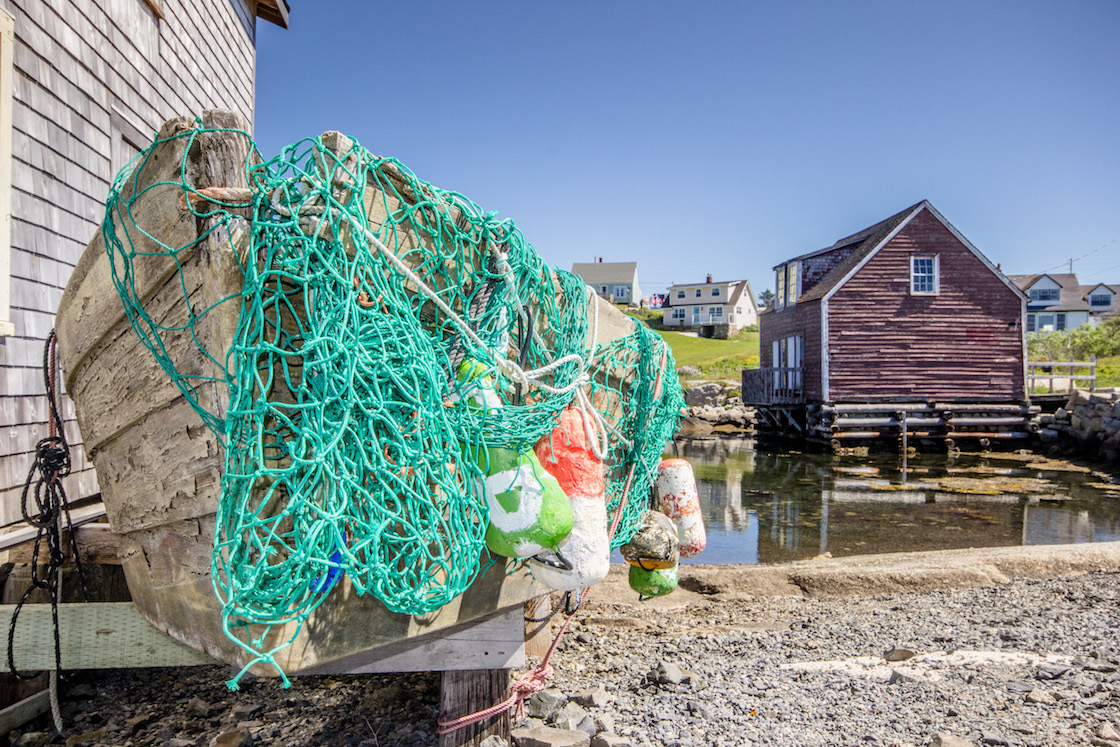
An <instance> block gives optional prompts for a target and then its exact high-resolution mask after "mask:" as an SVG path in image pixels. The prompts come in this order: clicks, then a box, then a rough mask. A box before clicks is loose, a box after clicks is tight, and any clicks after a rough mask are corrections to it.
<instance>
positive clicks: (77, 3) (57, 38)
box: [0, 0, 256, 524]
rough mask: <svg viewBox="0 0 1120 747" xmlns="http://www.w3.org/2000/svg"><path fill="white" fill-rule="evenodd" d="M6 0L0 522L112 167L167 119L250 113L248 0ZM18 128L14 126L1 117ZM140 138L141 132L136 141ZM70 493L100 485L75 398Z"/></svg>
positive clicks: (26, 456) (39, 426) (12, 515)
mask: <svg viewBox="0 0 1120 747" xmlns="http://www.w3.org/2000/svg"><path fill="white" fill-rule="evenodd" d="M159 6H160V8H161V9H162V11H163V16H164V17H163V18H162V19H158V18H157V17H156V16H155V15H154V14H153V13H152V11H151V10H150V9H149V6H148V4H147V3H146V2H144V0H0V8H3V9H4V10H5V11H7V12H8V14H9V15H11V16H13V17H14V19H15V38H16V44H15V50H14V60H13V63H14V75H13V101H12V121H11V123H10V126H11V127H12V194H11V197H12V221H11V247H12V248H11V285H10V298H11V321H12V323H13V324H14V326H15V333H14V334H13V335H12V336H10V337H6V338H0V433H3V437H2V438H0V524H7V523H10V522H12V521H15V520H17V519H19V518H20V509H19V499H20V493H21V490H22V486H23V481H24V480H25V479H26V476H27V471H28V469H29V468H30V464H31V456H32V452H33V451H34V448H35V443H36V442H37V441H38V440H39V439H40V438H42V437H43V436H46V435H47V425H46V420H47V405H46V401H45V399H44V396H43V394H44V387H43V382H42V373H41V361H42V350H43V341H44V340H45V339H46V337H47V334H48V333H49V332H50V330H51V327H52V326H53V324H54V312H55V309H56V308H57V306H58V300H59V297H60V296H61V295H62V289H63V288H64V287H65V286H66V281H67V280H68V279H69V277H70V272H71V270H72V269H73V267H74V265H75V263H76V262H77V261H78V257H79V256H80V255H81V253H82V251H83V249H84V248H85V245H86V243H87V242H88V241H89V240H90V238H91V237H92V236H93V233H94V231H95V230H96V229H97V226H98V224H99V222H100V219H101V214H102V210H103V206H104V200H105V196H106V194H107V193H108V189H109V182H110V180H111V178H112V176H113V175H114V173H115V171H116V170H117V169H118V168H120V166H122V165H123V164H124V162H126V161H127V159H128V158H130V157H131V155H132V154H133V153H135V151H136V149H137V148H139V147H142V146H144V145H145V144H146V143H147V141H148V140H149V139H150V138H151V135H152V133H153V132H154V131H155V130H156V129H157V128H158V127H159V125H160V124H162V123H163V122H164V121H165V120H167V119H169V118H171V117H173V116H176V115H180V114H197V113H199V112H201V111H202V110H203V109H210V108H224V109H232V110H234V111H238V112H240V113H242V114H243V115H245V116H246V117H247V118H248V119H249V121H252V119H253V81H254V75H255V65H256V51H255V46H254V36H255V31H256V26H255V23H256V21H255V15H254V12H253V9H252V7H251V6H250V3H249V1H248V0H160V2H159ZM0 126H5V127H6V126H9V123H7V122H4V123H0ZM137 141H140V142H137ZM64 409H65V413H66V418H67V420H68V423H67V435H68V437H69V439H70V441H71V443H72V444H74V445H75V446H76V448H74V449H73V458H74V470H75V474H74V476H73V477H72V478H71V481H70V483H69V484H68V485H67V490H68V492H69V494H70V495H71V497H77V496H84V495H89V494H91V493H94V492H96V491H97V481H96V477H95V475H94V473H93V470H92V468H91V467H90V465H89V463H88V462H87V461H86V458H85V454H84V452H83V450H82V448H81V436H80V434H79V433H78V432H77V429H76V426H75V423H74V420H73V405H72V404H71V403H70V402H69V401H67V402H66V403H65V406H64Z"/></svg>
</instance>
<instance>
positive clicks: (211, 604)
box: [57, 111, 634, 675]
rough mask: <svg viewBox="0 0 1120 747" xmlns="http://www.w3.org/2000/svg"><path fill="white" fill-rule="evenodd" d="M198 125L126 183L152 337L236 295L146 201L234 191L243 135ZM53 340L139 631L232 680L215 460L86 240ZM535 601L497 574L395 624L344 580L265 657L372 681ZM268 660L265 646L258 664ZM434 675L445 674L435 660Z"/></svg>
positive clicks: (223, 344)
mask: <svg viewBox="0 0 1120 747" xmlns="http://www.w3.org/2000/svg"><path fill="white" fill-rule="evenodd" d="M202 120H203V121H202V124H203V127H204V128H225V129H226V130H228V131H222V132H210V133H207V134H203V135H201V136H199V138H198V141H197V145H196V147H195V148H192V149H191V152H190V153H184V143H185V142H187V141H186V140H185V139H182V138H179V139H176V138H174V137H173V136H174V135H175V134H177V133H181V132H184V131H187V130H189V129H191V128H193V127H196V126H197V125H196V123H195V121H194V120H193V119H188V118H178V119H174V120H171V121H169V122H167V123H166V124H165V125H164V126H163V128H161V130H160V133H159V135H158V136H157V141H166V142H162V143H160V144H159V145H157V146H156V147H155V148H154V149H153V151H152V152H151V154H150V156H149V157H148V158H147V160H146V161H145V162H144V164H143V166H142V167H141V168H142V169H143V171H141V172H139V173H138V176H137V178H136V180H135V182H136V185H138V186H136V187H135V189H136V199H135V201H133V202H132V215H131V218H132V219H133V220H134V222H135V225H136V226H140V227H143V228H144V229H145V230H146V234H145V233H141V232H139V231H133V232H131V233H130V235H129V236H128V238H129V239H130V240H132V241H134V242H136V244H137V246H138V247H139V250H140V251H141V253H143V251H144V249H145V247H146V246H147V248H149V249H152V250H153V252H152V256H150V257H145V259H144V261H142V262H141V261H138V262H137V263H136V267H135V275H134V277H133V284H134V286H135V288H136V292H137V296H138V297H139V298H140V300H141V301H142V302H143V304H144V308H145V311H146V312H147V313H148V314H150V315H151V316H152V317H153V318H156V319H158V320H160V321H161V323H162V324H163V326H165V327H173V326H175V325H176V323H177V322H178V323H183V322H185V320H186V319H187V318H188V309H187V302H186V301H185V300H184V292H185V295H186V298H189V301H190V304H191V306H192V307H195V308H210V307H211V306H214V305H215V304H217V303H218V302H219V301H220V300H221V299H224V298H227V297H230V296H234V297H236V296H237V295H238V294H240V292H241V287H242V275H241V270H240V267H239V264H238V262H237V261H236V258H235V257H234V256H232V254H231V252H230V241H229V237H228V235H227V234H226V233H225V232H224V229H223V228H222V227H220V226H217V225H216V224H215V223H211V222H210V220H209V219H207V218H205V217H202V218H200V217H197V216H196V215H195V214H193V213H191V212H189V211H184V210H182V209H181V208H180V207H179V204H178V202H179V197H180V195H181V194H182V190H181V188H176V187H175V186H172V185H169V186H149V185H158V183H159V182H160V180H166V179H167V178H168V177H167V174H168V173H169V172H170V171H171V170H173V169H175V168H179V167H180V166H182V167H183V168H184V169H185V170H186V173H185V176H186V177H187V179H188V180H189V181H190V183H191V184H192V185H194V186H196V187H206V186H223V187H234V188H236V187H245V186H247V185H246V181H245V179H246V163H247V161H249V159H251V158H252V157H253V151H252V148H251V141H250V140H249V139H248V137H247V136H245V135H244V134H242V133H238V132H236V131H237V130H242V131H244V130H247V123H246V122H244V120H242V119H241V118H240V117H239V116H238V115H235V114H232V113H228V112H220V111H211V112H206V113H204V115H203V117H202ZM326 139H327V136H324V141H326ZM196 151H197V152H196ZM145 190H146V191H145ZM132 196H133V195H132V187H131V186H126V188H125V192H122V197H123V198H124V199H126V200H127V199H129V198H131V197H132ZM375 203H376V201H374V200H370V204H371V205H373V204H375ZM153 237H154V238H158V239H159V240H160V241H162V243H163V244H165V245H167V246H173V247H177V246H188V245H193V249H192V250H191V251H190V252H189V254H188V255H184V256H180V257H179V264H181V265H182V271H181V273H180V270H179V266H178V265H177V264H176V263H175V262H174V261H168V260H167V258H166V257H162V256H160V255H159V253H158V252H157V251H155V249H156V248H157V245H156V243H155V242H154V238H153ZM416 240H417V241H419V240H420V239H416ZM586 302H587V303H590V304H594V305H595V306H597V307H598V308H597V309H593V313H595V314H596V315H597V319H598V322H597V326H596V328H595V329H596V332H597V334H596V339H597V340H598V341H599V343H600V344H606V343H608V342H610V341H611V340H613V339H616V338H618V337H619V336H621V335H625V334H628V333H630V332H632V331H633V329H634V322H633V321H632V320H630V319H629V318H627V317H626V316H625V315H623V314H621V313H620V312H619V311H618V310H616V309H615V308H614V307H613V306H611V305H610V304H607V303H606V302H604V301H602V300H601V299H599V298H598V297H597V296H595V295H594V294H588V300H587V301H586ZM238 313H239V305H238V304H236V303H226V304H224V305H218V306H215V307H214V310H213V311H211V312H210V313H208V314H206V315H205V316H204V317H203V318H201V319H200V320H199V322H198V323H197V324H196V325H195V326H194V333H195V335H196V336H197V337H198V340H199V342H200V343H201V344H202V345H204V346H205V347H207V348H208V349H211V350H226V349H228V347H229V344H230V342H231V341H232V339H233V336H234V333H235V330H236V328H237V322H238ZM57 331H58V338H59V358H60V360H61V362H62V365H63V369H64V373H65V376H66V386H67V391H68V393H69V395H70V396H71V398H72V399H73V400H74V402H75V405H76V410H77V417H78V424H79V427H80V429H81V432H82V434H83V438H84V442H85V446H86V449H87V452H88V454H89V456H90V458H91V460H92V462H93V464H94V466H95V468H96V470H97V474H98V480H99V484H100V487H101V491H102V498H103V500H104V503H105V506H106V510H107V514H108V518H109V522H110V525H111V527H112V529H113V531H114V532H116V533H118V534H120V535H121V547H122V564H123V567H124V571H125V574H126V577H127V580H128V584H129V589H130V592H131V594H132V597H133V600H134V602H135V604H136V606H137V607H138V609H139V610H140V611H141V613H142V614H143V615H144V616H145V618H146V619H148V620H149V621H150V622H151V623H152V624H154V625H156V626H157V627H158V628H160V629H161V630H164V631H165V632H167V633H168V634H170V635H171V636H173V637H174V638H176V639H178V640H180V641H182V642H183V643H186V644H188V645H190V646H192V647H194V648H196V649H198V650H200V651H203V652H205V653H207V654H209V655H211V656H213V657H215V658H218V659H221V660H223V661H226V662H229V663H230V664H233V665H235V666H239V667H240V666H243V665H245V664H246V663H247V662H249V661H251V660H252V659H253V657H252V656H251V655H250V654H249V653H248V652H246V651H245V650H243V649H242V648H241V647H239V646H238V645H236V644H235V643H234V642H233V641H231V640H230V639H229V638H228V637H227V636H226V634H225V632H224V631H223V626H222V615H221V605H220V603H219V601H218V599H217V597H216V595H215V591H214V587H213V583H212V579H211V553H212V549H213V543H214V536H215V513H216V511H217V508H218V499H219V494H220V486H221V475H222V465H223V454H222V447H221V444H220V442H219V439H218V438H217V437H216V436H215V435H214V433H213V432H212V431H211V430H210V429H209V428H207V427H206V426H205V425H204V423H203V421H202V420H201V418H200V416H199V415H198V414H197V412H196V410H195V409H194V407H192V405H191V403H190V402H189V401H188V399H187V397H186V396H184V393H183V392H182V391H180V389H179V388H177V387H176V386H175V385H174V383H173V382H172V381H171V379H170V378H169V377H168V376H167V375H166V373H165V372H164V371H163V370H162V369H161V368H160V366H159V365H158V364H157V362H156V360H155V359H154V357H153V356H152V354H151V353H150V352H149V351H148V350H147V349H146V348H145V347H144V345H143V344H142V342H141V340H140V339H139V338H138V337H137V334H136V333H135V332H134V331H133V329H132V325H131V324H130V322H129V319H128V318H127V316H126V314H125V313H124V310H123V308H122V304H121V301H120V298H119V297H118V294H117V291H116V288H115V287H114V282H113V268H112V266H111V262H110V258H109V255H108V254H107V252H106V238H105V236H103V235H102V231H101V230H99V231H98V232H97V234H96V235H95V236H94V238H93V240H92V241H91V242H90V244H89V246H88V247H87V249H86V251H85V253H84V255H83V256H82V258H81V260H80V261H79V263H78V266H77V267H76V268H75V271H74V273H73V275H72V277H71V279H70V282H69V284H68V285H67V288H66V291H65V293H64V295H63V297H62V301H61V303H60V307H59V311H58V318H57ZM193 344H194V343H193V341H192V340H191V339H190V335H189V334H182V335H179V336H175V337H171V338H169V340H168V341H167V346H168V354H169V356H171V357H172V358H173V359H174V360H175V361H176V368H177V370H178V371H179V372H180V373H185V374H187V375H192V376H198V377H203V379H204V377H218V376H219V373H220V372H219V370H218V369H217V367H216V366H215V365H214V364H213V362H212V361H208V360H207V359H206V358H205V356H203V355H201V354H200V353H199V352H198V350H197V349H195V348H194V347H193ZM203 379H200V381H202V380H203ZM218 381H220V378H219V379H218ZM191 394H192V396H193V397H195V399H196V400H197V403H198V405H199V406H200V407H201V408H203V409H204V410H206V411H209V412H211V413H218V414H220V413H223V412H224V411H225V410H226V407H227V404H228V402H227V398H228V393H227V391H226V388H225V387H224V386H223V385H221V384H219V383H217V381H204V383H201V384H199V385H198V386H196V387H195V388H194V389H193V390H192V392H191ZM546 591H547V589H544V588H542V587H541V586H540V585H539V584H534V583H533V582H532V579H531V577H530V576H529V575H528V573H527V572H525V571H524V570H523V569H521V570H517V571H515V572H513V573H509V574H507V572H506V569H505V567H504V564H502V563H498V564H495V565H494V566H492V567H491V568H490V569H489V570H488V571H487V572H486V573H484V574H482V575H481V576H480V577H479V578H478V579H477V580H476V581H475V582H474V583H473V585H472V586H471V587H470V588H469V589H467V591H466V592H465V593H463V594H461V595H460V596H458V597H457V598H455V599H454V600H453V601H452V602H451V603H449V604H446V605H444V606H443V607H441V608H439V609H437V610H435V611H434V612H432V613H430V614H427V615H423V616H411V615H405V614H399V613H394V612H391V611H389V610H388V609H386V608H385V607H384V606H383V605H382V604H381V603H380V602H378V601H377V600H376V599H375V598H374V597H373V596H372V595H365V596H361V595H358V594H357V593H356V592H355V590H354V588H353V587H352V586H351V585H350V584H349V582H348V581H347V580H346V579H345V578H344V579H343V581H342V582H341V583H340V585H339V586H338V587H337V588H335V589H334V591H332V592H331V594H330V595H329V596H328V598H327V599H326V600H325V601H324V602H323V604H322V605H321V606H319V607H318V608H317V609H316V610H315V611H314V612H313V613H312V614H311V616H310V618H309V619H308V620H307V622H306V623H305V624H304V625H303V627H302V629H301V630H300V631H299V633H298V635H297V637H296V638H295V640H294V642H293V643H292V645H289V646H287V647H285V648H281V649H280V650H279V651H277V652H276V654H275V658H276V662H277V664H278V665H279V666H280V667H281V668H282V669H283V670H284V671H285V672H288V673H298V672H301V671H314V672H327V671H330V672H346V671H357V670H362V671H372V670H370V669H369V667H370V666H371V664H370V662H371V661H372V660H375V659H376V658H377V651H378V650H380V649H384V650H386V651H388V650H390V649H392V648H393V646H394V644H399V643H400V642H402V641H407V640H409V639H412V638H416V637H418V636H423V635H428V634H438V633H439V632H440V631H446V630H452V629H455V628H456V626H462V625H464V624H465V623H469V622H472V621H479V620H486V619H490V618H494V617H495V616H500V615H502V614H503V613H507V612H508V611H509V610H511V609H514V608H516V609H518V610H519V609H520V608H521V605H522V604H523V603H524V602H525V601H526V600H528V599H531V598H533V597H536V596H539V595H541V594H542V593H545V592H546ZM519 619H520V618H519V617H518V620H519ZM295 630H296V628H295V627H294V624H289V625H287V626H280V627H277V628H275V629H274V630H273V631H272V635H271V638H272V639H274V640H273V641H272V643H273V644H274V645H276V646H279V645H280V643H282V642H283V641H286V640H287V639H288V638H290V637H291V636H292V635H293V634H294V631H295ZM268 648H269V646H268V641H266V642H265V646H264V649H268ZM363 667H364V669H362V668H363ZM436 668H439V669H455V668H457V667H456V665H455V662H454V661H448V660H446V658H444V659H441V660H440V662H439V666H438V667H436ZM253 671H255V672H257V673H259V674H264V675H269V674H275V670H274V669H273V668H272V667H267V666H263V665H259V664H258V665H257V666H256V667H255V669H254V670H253Z"/></svg>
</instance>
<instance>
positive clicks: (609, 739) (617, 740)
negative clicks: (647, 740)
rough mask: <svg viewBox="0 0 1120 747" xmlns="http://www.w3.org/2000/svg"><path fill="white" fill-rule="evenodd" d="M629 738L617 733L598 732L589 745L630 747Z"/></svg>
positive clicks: (596, 746)
mask: <svg viewBox="0 0 1120 747" xmlns="http://www.w3.org/2000/svg"><path fill="white" fill-rule="evenodd" d="M630 744H631V743H630V738H629V737H622V736H619V735H618V734H599V735H597V736H595V737H594V738H593V739H592V740H591V747H630Z"/></svg>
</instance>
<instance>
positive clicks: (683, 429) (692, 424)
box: [677, 415, 712, 437]
mask: <svg viewBox="0 0 1120 747" xmlns="http://www.w3.org/2000/svg"><path fill="white" fill-rule="evenodd" d="M711 432H712V424H711V423H709V422H708V421H706V420H701V419H700V418H697V417H693V416H692V415H689V416H688V417H685V418H681V422H680V425H679V426H677V435H678V436H690V437H695V436H707V435H709V434H710V433H711Z"/></svg>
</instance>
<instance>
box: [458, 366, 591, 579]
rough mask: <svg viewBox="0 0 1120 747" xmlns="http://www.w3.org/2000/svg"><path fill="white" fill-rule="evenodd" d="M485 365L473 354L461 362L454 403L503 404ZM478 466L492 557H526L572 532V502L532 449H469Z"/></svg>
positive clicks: (475, 405)
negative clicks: (486, 509) (457, 390)
mask: <svg viewBox="0 0 1120 747" xmlns="http://www.w3.org/2000/svg"><path fill="white" fill-rule="evenodd" d="M486 371H487V369H486V368H485V367H484V366H483V365H482V364H481V363H479V362H478V361H476V360H474V359H473V358H468V359H466V360H464V361H463V363H462V364H461V365H460V366H459V371H458V374H457V378H458V379H459V381H460V382H463V386H462V387H461V393H460V395H459V396H458V398H456V399H455V401H457V402H463V403H465V404H466V406H467V407H468V408H470V409H472V410H491V409H498V408H500V407H501V406H502V402H501V399H499V398H498V394H497V392H495V391H494V382H493V379H492V378H491V377H490V376H489V375H487V374H486ZM467 454H468V456H469V457H473V458H474V461H475V463H476V464H478V466H479V468H480V469H481V470H482V472H483V474H484V475H485V478H484V480H483V486H482V488H483V492H484V493H485V495H486V505H487V507H488V509H489V516H490V523H489V525H488V526H487V527H486V535H485V540H486V546H487V547H488V548H490V552H492V553H494V554H495V555H502V556H504V557H507V558H528V557H532V556H533V555H539V554H540V553H542V552H545V551H546V550H552V549H555V548H556V547H557V545H559V544H560V540H562V539H564V537H566V536H568V534H569V533H570V532H571V531H572V525H573V523H574V521H575V517H574V516H573V514H572V504H571V503H570V502H569V501H568V497H567V496H566V495H564V491H563V490H562V489H561V488H560V484H559V483H558V482H556V478H554V477H553V476H552V475H550V474H549V473H548V472H547V471H546V470H545V469H544V467H542V466H541V463H540V460H539V459H537V455H536V454H535V453H533V451H532V450H531V449H527V450H525V451H522V452H518V451H517V450H516V449H506V448H501V447H494V448H485V449H484V448H474V449H471V448H468V449H467Z"/></svg>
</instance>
